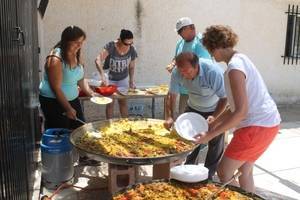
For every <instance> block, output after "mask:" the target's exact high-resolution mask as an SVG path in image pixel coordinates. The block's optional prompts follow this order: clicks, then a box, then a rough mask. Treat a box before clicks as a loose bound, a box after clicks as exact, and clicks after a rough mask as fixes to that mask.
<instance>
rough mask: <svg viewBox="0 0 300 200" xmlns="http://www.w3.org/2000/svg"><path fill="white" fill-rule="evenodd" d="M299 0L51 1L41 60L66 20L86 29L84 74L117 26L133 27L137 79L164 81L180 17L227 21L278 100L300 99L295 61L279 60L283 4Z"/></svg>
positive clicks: (201, 24) (199, 23) (201, 22)
mask: <svg viewBox="0 0 300 200" xmlns="http://www.w3.org/2000/svg"><path fill="white" fill-rule="evenodd" d="M289 3H290V4H298V5H300V1H299V0H226V1H224V0H185V1H182V0H171V1H170V0H64V1H59V0H51V1H49V5H48V8H47V10H46V13H45V16H44V18H43V20H40V21H39V23H40V24H39V26H40V27H39V28H40V46H41V48H42V49H41V63H43V61H44V59H45V56H46V54H47V52H48V51H49V49H50V48H51V47H52V46H53V45H54V44H55V43H56V42H57V41H58V40H59V37H60V34H61V32H62V30H63V29H64V28H65V27H66V26H68V25H78V26H79V27H81V28H82V29H83V30H85V31H86V33H87V41H86V43H85V46H84V48H83V55H84V58H85V63H86V66H87V68H86V69H87V77H90V76H91V73H92V72H93V71H96V69H95V65H94V59H95V57H96V56H97V54H98V52H99V51H100V49H102V47H103V45H104V44H105V43H106V42H108V41H110V40H114V39H116V38H117V37H118V35H119V32H120V29H121V28H128V29H131V30H132V31H133V32H134V36H135V39H134V43H135V46H136V48H137V50H138V54H139V57H138V62H137V69H136V82H137V84H149V83H151V84H157V83H168V81H169V74H168V73H167V72H166V70H165V66H166V65H167V64H168V63H169V61H170V60H171V59H172V57H173V54H174V48H175V44H176V40H178V39H179V37H178V35H177V34H176V33H175V32H174V26H175V23H176V21H177V19H178V18H179V17H182V16H189V17H191V18H192V20H193V21H194V23H195V25H196V28H197V30H198V31H201V32H203V31H204V29H205V27H207V26H209V25H212V24H226V25H230V26H232V28H233V29H234V30H235V31H236V32H237V34H238V35H239V37H240V42H239V44H238V46H237V50H238V51H240V52H244V53H246V54H247V55H248V56H249V57H250V58H251V59H252V60H253V62H254V63H255V64H256V65H257V67H258V69H259V71H260V72H261V73H262V76H263V77H264V80H265V82H266V83H267V86H268V88H269V90H270V92H271V94H272V96H273V97H274V98H275V100H276V101H277V102H278V103H293V102H295V101H300V89H299V85H300V78H298V77H299V76H298V73H299V72H300V64H298V65H297V66H295V65H294V66H292V65H283V58H282V57H281V56H282V55H283V51H284V45H285V33H286V22H287V16H286V14H285V12H286V11H287V9H288V4H289ZM138 16H139V17H138Z"/></svg>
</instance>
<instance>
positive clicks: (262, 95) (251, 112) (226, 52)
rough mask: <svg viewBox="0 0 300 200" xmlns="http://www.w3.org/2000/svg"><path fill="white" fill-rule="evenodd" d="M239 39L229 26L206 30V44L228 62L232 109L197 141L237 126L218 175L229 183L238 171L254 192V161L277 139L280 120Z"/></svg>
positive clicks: (242, 184) (241, 180)
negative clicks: (236, 46) (242, 52)
mask: <svg viewBox="0 0 300 200" xmlns="http://www.w3.org/2000/svg"><path fill="white" fill-rule="evenodd" d="M237 41H238V37H237V35H236V34H235V33H234V32H233V31H232V30H231V28H230V27H227V26H222V25H218V26H211V27H208V28H207V29H206V31H205V33H204V37H203V44H204V46H205V47H206V48H207V49H208V51H209V53H210V54H211V55H212V56H213V57H214V58H215V60H216V61H217V62H225V63H226V64H227V70H226V72H225V74H224V75H225V85H226V93H227V98H228V100H229V104H230V105H229V106H230V108H229V109H227V110H226V111H225V112H224V113H222V114H221V115H220V116H219V117H217V118H216V119H214V121H213V122H211V123H210V128H209V131H208V132H205V133H200V134H199V135H197V136H196V141H197V143H207V142H208V141H210V140H211V139H212V138H214V137H216V136H218V135H219V134H221V133H223V132H225V131H226V130H229V129H231V128H235V131H234V136H233V138H232V140H231V142H230V144H229V145H228V146H227V148H226V151H225V153H224V156H223V158H222V160H221V162H220V164H219V166H218V171H217V172H218V176H219V178H220V180H221V181H222V182H226V181H228V180H229V179H230V178H231V177H232V176H233V174H234V172H235V171H236V170H239V171H240V172H242V175H241V176H240V177H239V185H240V187H241V188H243V189H244V190H246V191H249V192H254V188H255V186H254V180H253V174H252V173H253V166H254V163H255V161H256V160H257V159H258V158H259V157H260V156H261V155H262V154H263V152H264V151H265V150H266V149H267V147H268V146H269V145H270V144H271V142H272V141H273V139H274V138H275V136H276V134H277V133H278V130H279V124H280V121H281V119H280V115H279V112H278V110H277V106H276V104H275V102H274V101H273V99H272V98H271V96H270V95H269V93H268V91H267V87H266V85H265V83H264V81H263V79H262V77H261V75H260V73H259V72H258V70H257V68H256V67H255V65H254V64H253V63H252V62H251V60H250V59H249V58H248V57H247V56H246V55H244V54H241V53H238V52H237V51H235V50H234V49H233V48H234V46H235V45H236V43H237ZM236 184H237V183H236Z"/></svg>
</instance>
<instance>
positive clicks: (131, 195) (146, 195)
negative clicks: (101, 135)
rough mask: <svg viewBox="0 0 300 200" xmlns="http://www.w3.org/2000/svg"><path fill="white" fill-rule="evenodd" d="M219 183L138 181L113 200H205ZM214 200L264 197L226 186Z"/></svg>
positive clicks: (259, 199)
mask: <svg viewBox="0 0 300 200" xmlns="http://www.w3.org/2000/svg"><path fill="white" fill-rule="evenodd" d="M220 185H221V184H220V183H217V182H212V181H208V180H206V181H202V182H199V183H183V182H179V181H175V180H171V181H169V180H154V181H151V182H148V183H139V184H136V185H132V186H129V187H127V188H124V189H123V190H121V191H119V192H117V193H116V194H115V195H114V196H113V197H112V199H113V200H154V199H155V200H194V199H195V200H207V199H208V198H211V195H212V194H213V193H214V192H216V191H219V189H220ZM213 199H214V200H263V199H264V198H262V197H260V196H258V195H256V194H253V193H248V192H245V191H244V190H242V189H241V188H238V187H234V186H230V185H229V186H226V188H225V189H224V190H222V191H220V192H217V195H216V196H214V197H213Z"/></svg>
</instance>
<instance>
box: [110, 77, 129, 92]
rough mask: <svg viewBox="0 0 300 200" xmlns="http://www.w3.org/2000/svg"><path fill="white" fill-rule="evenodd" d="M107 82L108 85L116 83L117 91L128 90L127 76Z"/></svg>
mask: <svg viewBox="0 0 300 200" xmlns="http://www.w3.org/2000/svg"><path fill="white" fill-rule="evenodd" d="M108 84H110V85H116V86H117V87H118V90H119V91H125V90H127V91H128V88H129V80H128V76H127V77H126V78H124V79H122V80H119V81H113V80H108Z"/></svg>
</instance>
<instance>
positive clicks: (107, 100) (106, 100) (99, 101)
mask: <svg viewBox="0 0 300 200" xmlns="http://www.w3.org/2000/svg"><path fill="white" fill-rule="evenodd" d="M90 100H91V102H93V103H96V104H101V105H103V104H109V103H111V102H112V99H111V98H108V97H92V98H91V99H90Z"/></svg>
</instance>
